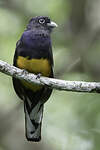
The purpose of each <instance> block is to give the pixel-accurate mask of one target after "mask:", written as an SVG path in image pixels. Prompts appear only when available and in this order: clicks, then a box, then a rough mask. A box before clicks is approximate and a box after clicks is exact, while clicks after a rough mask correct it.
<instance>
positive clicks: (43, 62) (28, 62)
mask: <svg viewBox="0 0 100 150" xmlns="http://www.w3.org/2000/svg"><path fill="white" fill-rule="evenodd" d="M17 66H18V67H19V68H21V69H25V70H27V71H29V72H31V73H34V74H38V73H41V74H42V75H43V76H49V75H50V73H51V66H50V63H49V61H48V60H47V59H43V58H41V59H35V58H34V59H28V57H22V56H18V58H17ZM21 82H22V83H23V85H24V86H25V87H27V88H29V89H31V90H33V91H37V90H40V89H41V88H42V86H39V85H33V84H30V83H28V82H26V81H21Z"/></svg>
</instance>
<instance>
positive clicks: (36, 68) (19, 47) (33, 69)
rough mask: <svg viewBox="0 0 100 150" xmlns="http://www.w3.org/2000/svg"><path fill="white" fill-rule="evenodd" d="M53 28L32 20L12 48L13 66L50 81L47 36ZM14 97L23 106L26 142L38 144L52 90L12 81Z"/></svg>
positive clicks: (42, 19)
mask: <svg viewBox="0 0 100 150" xmlns="http://www.w3.org/2000/svg"><path fill="white" fill-rule="evenodd" d="M54 27H57V24H56V23H55V22H53V21H51V20H50V18H48V17H44V16H38V17H34V18H32V19H31V20H30V21H29V23H28V25H27V27H26V29H25V31H24V32H23V34H22V36H21V38H20V39H19V41H18V42H17V44H16V50H15V55H14V59H13V65H14V66H16V67H18V68H20V69H23V70H26V71H28V72H30V73H34V74H36V75H37V76H38V75H40V74H41V75H42V76H46V77H51V78H53V54H52V43H51V37H50V34H51V32H52V29H53V28H54ZM13 86H14V89H15V92H16V94H17V95H18V96H19V98H20V99H21V100H23V102H24V112H25V130H26V138H27V140H28V141H34V142H38V141H40V140H41V124H42V117H43V107H44V103H45V102H46V101H47V100H48V98H49V97H50V95H51V93H52V89H50V88H48V87H45V86H41V85H35V84H31V83H28V82H26V81H25V80H19V79H16V78H14V77H13Z"/></svg>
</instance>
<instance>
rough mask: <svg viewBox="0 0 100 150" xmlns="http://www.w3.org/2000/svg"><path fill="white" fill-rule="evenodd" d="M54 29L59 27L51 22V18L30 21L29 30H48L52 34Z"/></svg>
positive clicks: (38, 18) (42, 17) (36, 18)
mask: <svg viewBox="0 0 100 150" xmlns="http://www.w3.org/2000/svg"><path fill="white" fill-rule="evenodd" d="M54 27H57V24H56V23H55V22H53V21H51V20H50V18H48V17H44V16H38V17H34V18H32V19H30V21H29V24H28V25H27V30H47V31H48V32H51V31H52V29H53V28H54Z"/></svg>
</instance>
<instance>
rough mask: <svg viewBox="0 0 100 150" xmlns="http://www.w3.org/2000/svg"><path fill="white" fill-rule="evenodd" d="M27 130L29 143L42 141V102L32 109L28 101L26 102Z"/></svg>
mask: <svg viewBox="0 0 100 150" xmlns="http://www.w3.org/2000/svg"><path fill="white" fill-rule="evenodd" d="M24 111H25V129H26V138H27V140H28V141H34V142H39V141H40V140H41V125H42V117H43V104H41V103H40V102H39V103H37V105H36V106H34V107H32V106H31V105H30V104H29V103H28V102H27V101H25V102H24Z"/></svg>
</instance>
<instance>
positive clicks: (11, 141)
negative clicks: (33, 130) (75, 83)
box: [0, 0, 100, 150]
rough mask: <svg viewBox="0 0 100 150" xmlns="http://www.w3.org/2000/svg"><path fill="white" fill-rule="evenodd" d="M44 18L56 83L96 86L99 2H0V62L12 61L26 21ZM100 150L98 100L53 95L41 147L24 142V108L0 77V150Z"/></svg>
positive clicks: (99, 51)
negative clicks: (51, 26) (52, 25)
mask: <svg viewBox="0 0 100 150" xmlns="http://www.w3.org/2000/svg"><path fill="white" fill-rule="evenodd" d="M40 15H44V16H49V17H50V18H51V19H52V20H53V21H55V22H56V23H57V24H58V25H59V26H58V28H57V29H56V30H54V32H53V34H52V41H53V53H54V63H55V67H54V70H55V77H56V78H59V79H64V80H81V81H99V80H100V0H95V1H94V0H46V1H45V0H30V1H29V0H0V59H1V60H4V61H6V62H8V63H10V64H12V61H13V55H14V51H15V46H16V42H17V41H18V39H19V38H20V36H21V34H22V32H23V31H24V29H25V26H26V25H27V23H28V20H29V19H30V18H31V17H34V16H40ZM51 149H52V150H100V95H99V94H92V93H91V94H86V93H73V92H64V91H63V92H60V91H54V92H53V94H52V96H51V97H50V99H49V101H48V102H47V103H46V104H45V110H44V118H43V125H42V141H41V142H40V143H38V144H37V143H31V142H27V140H26V139H25V135H24V110H23V103H21V101H20V100H19V98H18V97H17V96H16V94H15V92H14V89H13V86H12V80H11V77H9V76H7V75H5V74H2V73H0V150H51Z"/></svg>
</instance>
